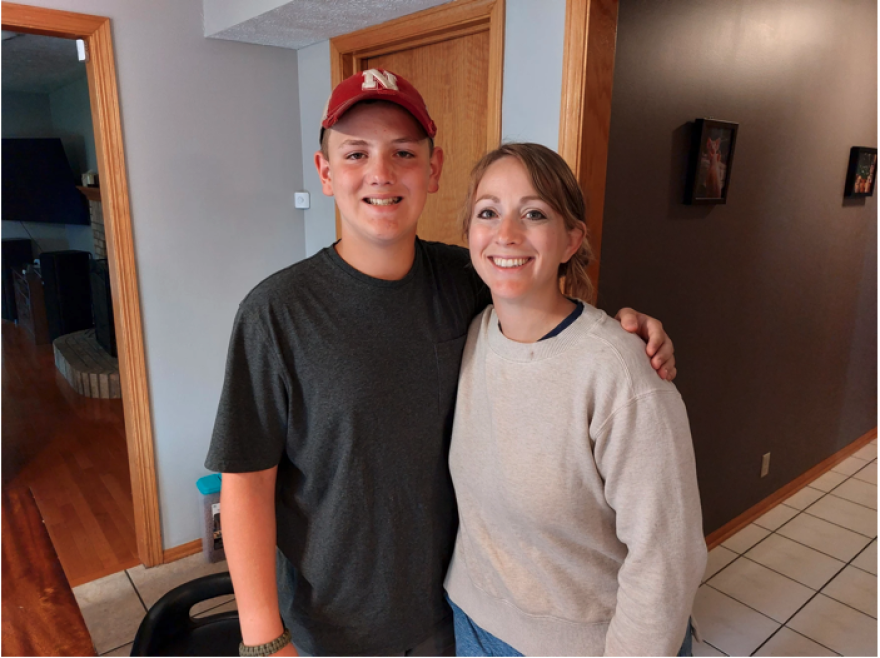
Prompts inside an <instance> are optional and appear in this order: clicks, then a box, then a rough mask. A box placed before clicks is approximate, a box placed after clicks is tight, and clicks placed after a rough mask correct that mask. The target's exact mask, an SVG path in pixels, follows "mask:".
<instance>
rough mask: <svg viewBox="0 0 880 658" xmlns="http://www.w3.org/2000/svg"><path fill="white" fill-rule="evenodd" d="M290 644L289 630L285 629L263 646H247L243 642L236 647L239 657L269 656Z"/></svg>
mask: <svg viewBox="0 0 880 658" xmlns="http://www.w3.org/2000/svg"><path fill="white" fill-rule="evenodd" d="M288 644H290V630H289V629H287V628H285V629H284V632H283V633H282V634H281V635H280V636H279V637H276V638H275V639H274V640H272V641H271V642H266V643H265V644H257V645H256V646H248V645H246V644H245V643H244V642H242V643H241V644H239V645H238V655H239V656H271V655H272V654H273V653H275V652H276V651H280V650H281V649H283V648H284V647H286V646H287V645H288Z"/></svg>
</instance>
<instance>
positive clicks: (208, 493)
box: [196, 473, 226, 562]
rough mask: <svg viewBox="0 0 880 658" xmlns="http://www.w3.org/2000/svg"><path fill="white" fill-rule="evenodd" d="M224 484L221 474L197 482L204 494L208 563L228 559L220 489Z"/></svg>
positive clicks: (204, 545) (204, 529)
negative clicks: (225, 550) (221, 516)
mask: <svg viewBox="0 0 880 658" xmlns="http://www.w3.org/2000/svg"><path fill="white" fill-rule="evenodd" d="M222 483H223V480H222V478H221V477H220V474H219V473H213V474H211V475H206V476H205V477H201V478H199V479H198V480H196V487H198V489H199V493H201V494H202V552H203V553H204V554H205V559H206V560H207V561H208V562H220V561H221V560H225V559H226V553H225V552H224V551H223V529H222V527H221V525H220V487H221V485H222Z"/></svg>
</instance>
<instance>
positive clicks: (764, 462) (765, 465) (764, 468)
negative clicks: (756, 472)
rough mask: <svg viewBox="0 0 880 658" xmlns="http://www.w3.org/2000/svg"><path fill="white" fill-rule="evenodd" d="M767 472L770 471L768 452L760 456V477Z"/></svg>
mask: <svg viewBox="0 0 880 658" xmlns="http://www.w3.org/2000/svg"><path fill="white" fill-rule="evenodd" d="M769 472H770V453H769V452H768V453H767V454H765V455H764V456H763V457H761V477H764V476H765V475H767V473H769Z"/></svg>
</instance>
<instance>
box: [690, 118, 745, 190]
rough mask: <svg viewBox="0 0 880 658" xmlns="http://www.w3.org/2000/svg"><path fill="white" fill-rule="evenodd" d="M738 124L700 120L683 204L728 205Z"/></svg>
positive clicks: (693, 145)
mask: <svg viewBox="0 0 880 658" xmlns="http://www.w3.org/2000/svg"><path fill="white" fill-rule="evenodd" d="M738 128H739V124H738V123H732V122H730V121H715V120H714V119H697V120H696V121H695V122H694V136H693V143H692V144H691V159H690V165H689V167H688V176H687V185H686V188H685V198H684V202H685V203H688V204H713V203H727V191H728V189H729V188H730V172H731V171H732V170H733V152H734V148H735V147H736V132H737V129H738Z"/></svg>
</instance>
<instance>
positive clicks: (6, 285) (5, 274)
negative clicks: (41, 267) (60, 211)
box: [0, 238, 34, 322]
mask: <svg viewBox="0 0 880 658" xmlns="http://www.w3.org/2000/svg"><path fill="white" fill-rule="evenodd" d="M2 244H3V252H2V258H3V267H2V276H0V278H2V285H3V319H4V320H9V321H10V322H14V321H15V320H17V319H18V311H16V309H15V281H14V280H13V278H12V271H13V270H14V269H17V270H18V271H19V272H20V271H21V270H22V268H23V267H24V266H25V265H29V264H30V263H31V261H32V260H33V258H34V254H33V248H32V246H31V241H30V239H28V238H15V239H7V240H3V241H2Z"/></svg>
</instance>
